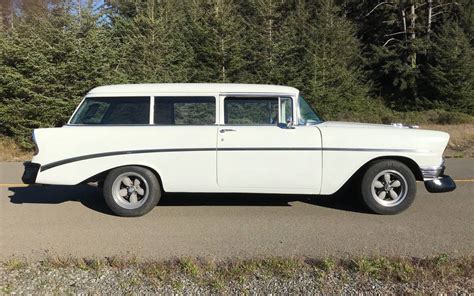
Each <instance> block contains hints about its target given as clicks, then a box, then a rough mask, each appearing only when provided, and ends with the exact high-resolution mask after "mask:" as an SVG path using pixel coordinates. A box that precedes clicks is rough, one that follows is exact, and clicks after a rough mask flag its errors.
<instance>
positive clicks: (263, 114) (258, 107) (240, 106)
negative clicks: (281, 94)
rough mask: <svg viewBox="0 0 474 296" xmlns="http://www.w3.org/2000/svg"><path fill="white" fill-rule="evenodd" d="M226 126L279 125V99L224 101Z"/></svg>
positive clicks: (231, 99) (232, 99) (230, 99)
mask: <svg viewBox="0 0 474 296" xmlns="http://www.w3.org/2000/svg"><path fill="white" fill-rule="evenodd" d="M224 117H225V123H226V124H242V125H247V124H248V125H268V124H277V123H278V98H277V97H264V98H260V97H258V98H238V97H227V98H225V100H224Z"/></svg>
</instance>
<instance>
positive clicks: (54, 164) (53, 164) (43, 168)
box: [41, 147, 422, 172]
mask: <svg viewBox="0 0 474 296" xmlns="http://www.w3.org/2000/svg"><path fill="white" fill-rule="evenodd" d="M199 151H216V152H217V151H359V152H422V151H419V150H414V149H377V148H312V147H307V148H306V147H252V148H218V149H216V148H169V149H145V150H127V151H112V152H104V153H94V154H88V155H82V156H77V157H71V158H66V159H63V160H59V161H55V162H51V163H48V164H45V165H43V166H41V171H42V172H43V171H46V170H49V169H52V168H54V167H57V166H60V165H64V164H68V163H71V162H76V161H81V160H87V159H92V158H100V157H107V156H116V155H128V154H144V153H166V152H199Z"/></svg>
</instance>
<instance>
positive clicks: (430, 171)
mask: <svg viewBox="0 0 474 296" xmlns="http://www.w3.org/2000/svg"><path fill="white" fill-rule="evenodd" d="M445 168H446V166H445V165H444V163H443V164H442V165H440V166H437V167H427V168H421V174H422V175H423V180H424V181H429V180H433V179H437V178H438V177H439V176H442V175H443V174H444V169H445Z"/></svg>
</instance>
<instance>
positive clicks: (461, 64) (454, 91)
mask: <svg viewBox="0 0 474 296" xmlns="http://www.w3.org/2000/svg"><path fill="white" fill-rule="evenodd" d="M433 39H434V40H433V46H432V48H431V49H430V58H429V60H428V63H427V66H426V78H425V83H426V91H425V95H426V97H427V99H428V100H429V101H431V102H432V103H433V105H434V106H438V107H444V108H446V109H447V110H456V111H460V112H464V113H468V114H471V115H472V114H474V49H473V47H472V46H471V45H470V42H469V38H468V37H467V35H466V34H465V33H464V31H463V30H462V29H461V27H460V26H459V24H458V23H456V22H450V23H447V24H445V25H444V26H443V27H442V29H441V31H440V32H439V33H437V34H436V35H435V36H434V38H433ZM430 107H433V106H430Z"/></svg>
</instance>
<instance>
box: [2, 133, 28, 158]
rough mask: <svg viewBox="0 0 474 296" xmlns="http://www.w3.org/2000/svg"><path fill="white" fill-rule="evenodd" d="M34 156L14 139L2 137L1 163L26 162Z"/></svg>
mask: <svg viewBox="0 0 474 296" xmlns="http://www.w3.org/2000/svg"><path fill="white" fill-rule="evenodd" d="M32 156H33V153H32V152H31V151H27V150H24V149H22V148H21V147H20V146H19V145H18V144H17V143H16V142H15V140H13V139H12V138H9V137H5V136H2V135H0V161H25V160H30V159H31V157H32Z"/></svg>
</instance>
